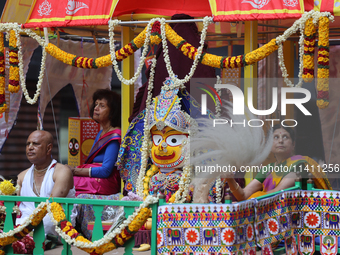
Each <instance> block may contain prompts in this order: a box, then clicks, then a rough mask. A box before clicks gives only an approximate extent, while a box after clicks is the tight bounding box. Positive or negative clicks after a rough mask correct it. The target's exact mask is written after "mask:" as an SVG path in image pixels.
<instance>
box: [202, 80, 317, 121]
mask: <svg viewBox="0 0 340 255" xmlns="http://www.w3.org/2000/svg"><path fill="white" fill-rule="evenodd" d="M201 84H203V83H201ZM203 85H204V86H206V87H207V88H209V89H210V90H211V91H212V92H213V93H214V94H215V95H216V96H217V98H218V99H219V101H220V104H221V105H222V101H221V98H220V96H219V95H218V93H217V92H216V90H215V89H218V88H219V89H228V90H229V91H230V93H231V95H232V98H233V101H232V106H233V115H245V110H244V105H245V99H244V94H243V92H242V90H241V89H240V88H239V87H237V86H235V85H231V84H215V85H214V87H212V86H210V85H207V84H203ZM199 89H201V90H202V91H204V92H205V93H204V94H201V114H202V115H207V94H208V95H209V96H210V97H211V98H212V99H213V101H214V103H215V105H216V104H217V102H216V100H215V98H214V96H213V95H212V93H211V92H210V91H209V90H207V89H205V88H201V87H199ZM280 92H281V114H282V115H284V116H285V115H286V107H287V105H295V106H296V107H297V108H298V109H299V110H300V111H301V112H302V113H303V114H304V115H306V116H309V115H312V114H311V113H310V112H309V111H308V110H307V109H306V107H305V106H304V105H303V104H305V103H307V102H308V101H309V100H310V99H311V93H310V92H309V90H307V89H304V88H296V87H294V88H291V87H283V88H281V91H280ZM288 93H294V94H297V93H300V94H303V95H304V97H302V98H288V96H287V94H288ZM278 97H279V95H278V88H276V87H273V88H272V105H271V107H270V108H269V109H267V110H258V109H255V107H254V103H253V88H251V87H250V88H248V98H247V105H248V108H249V111H250V112H251V113H252V114H254V115H260V116H264V115H270V114H272V113H274V112H275V111H276V110H277V107H278ZM264 121H271V123H272V124H271V125H272V126H273V125H274V121H279V119H265V120H264ZM264 121H263V120H261V119H250V120H247V122H248V125H249V126H250V127H262V126H263V125H264ZM256 122H257V123H258V125H255V123H256ZM287 122H294V123H295V124H294V125H287ZM227 123H229V124H230V125H231V126H232V125H233V124H234V125H235V124H242V125H244V126H245V125H246V120H244V121H243V122H237V123H232V120H228V119H214V120H213V126H214V127H215V125H220V124H227ZM281 124H282V125H283V126H289V127H295V126H296V125H297V121H296V120H294V119H285V120H283V121H281Z"/></svg>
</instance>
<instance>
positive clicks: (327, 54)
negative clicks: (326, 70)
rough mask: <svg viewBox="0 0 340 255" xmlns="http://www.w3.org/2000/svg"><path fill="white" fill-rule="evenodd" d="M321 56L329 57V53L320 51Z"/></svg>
mask: <svg viewBox="0 0 340 255" xmlns="http://www.w3.org/2000/svg"><path fill="white" fill-rule="evenodd" d="M318 53H319V54H321V55H324V56H329V51H327V50H320V51H318Z"/></svg>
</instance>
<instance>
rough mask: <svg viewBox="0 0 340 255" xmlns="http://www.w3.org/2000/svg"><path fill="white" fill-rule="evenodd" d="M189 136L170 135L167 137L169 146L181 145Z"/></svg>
mask: <svg viewBox="0 0 340 255" xmlns="http://www.w3.org/2000/svg"><path fill="white" fill-rule="evenodd" d="M186 138H187V136H186V135H170V136H168V137H167V138H166V140H165V141H166V143H167V144H168V145H169V146H172V147H174V146H179V145H181V144H182V142H183V140H184V139H186Z"/></svg>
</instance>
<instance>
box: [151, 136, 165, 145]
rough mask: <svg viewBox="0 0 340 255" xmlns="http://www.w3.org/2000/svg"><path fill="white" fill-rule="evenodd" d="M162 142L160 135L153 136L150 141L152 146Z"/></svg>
mask: <svg viewBox="0 0 340 255" xmlns="http://www.w3.org/2000/svg"><path fill="white" fill-rule="evenodd" d="M162 140H163V137H162V136H161V135H153V136H152V141H153V143H154V145H156V146H158V145H159V144H160V143H161V141H162Z"/></svg>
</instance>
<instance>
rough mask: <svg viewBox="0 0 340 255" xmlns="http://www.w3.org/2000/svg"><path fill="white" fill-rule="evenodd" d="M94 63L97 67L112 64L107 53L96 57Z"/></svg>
mask: <svg viewBox="0 0 340 255" xmlns="http://www.w3.org/2000/svg"><path fill="white" fill-rule="evenodd" d="M116 56H117V53H116ZM95 63H96V66H97V67H98V68H101V67H107V66H110V65H112V61H111V55H110V54H108V55H105V56H103V57H100V58H96V59H95Z"/></svg>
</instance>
